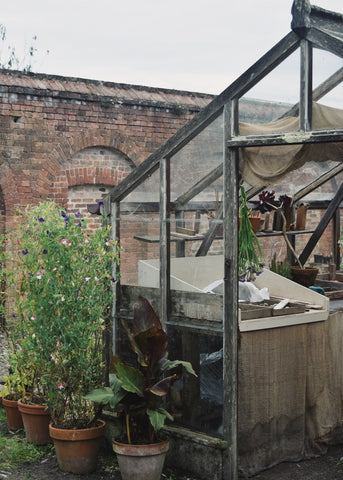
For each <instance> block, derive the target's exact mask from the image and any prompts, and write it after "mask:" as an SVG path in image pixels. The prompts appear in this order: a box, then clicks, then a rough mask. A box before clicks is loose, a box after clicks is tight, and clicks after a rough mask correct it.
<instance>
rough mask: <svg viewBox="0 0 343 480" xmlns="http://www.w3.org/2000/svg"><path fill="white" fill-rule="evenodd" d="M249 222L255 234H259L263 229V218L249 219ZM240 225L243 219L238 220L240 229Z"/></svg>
mask: <svg viewBox="0 0 343 480" xmlns="http://www.w3.org/2000/svg"><path fill="white" fill-rule="evenodd" d="M249 221H250V224H251V228H252V231H253V232H254V233H258V232H259V231H260V230H261V227H262V225H263V223H264V220H263V218H261V217H249ZM240 224H241V218H239V219H238V228H239V227H240Z"/></svg>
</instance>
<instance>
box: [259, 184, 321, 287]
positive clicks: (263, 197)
mask: <svg viewBox="0 0 343 480" xmlns="http://www.w3.org/2000/svg"><path fill="white" fill-rule="evenodd" d="M258 197H259V199H258V200H255V201H252V202H251V203H252V204H253V207H252V208H253V209H255V210H259V211H260V212H262V213H264V212H270V211H272V210H274V211H275V212H276V213H277V214H278V215H280V216H281V219H282V234H283V237H284V240H285V242H286V244H287V246H288V247H289V249H290V251H291V252H292V254H293V255H294V258H295V260H296V262H297V263H298V266H291V276H292V279H293V280H294V281H295V282H297V283H300V284H301V285H304V286H306V287H309V286H311V285H313V284H314V281H315V279H316V276H317V274H318V268H316V267H305V266H304V265H302V263H301V262H300V259H299V256H298V255H297V253H296V251H295V249H294V247H293V245H292V244H291V242H290V241H289V238H288V237H287V233H286V231H287V229H289V226H290V221H291V220H290V213H289V212H290V211H291V207H292V203H293V201H292V198H291V197H289V196H288V195H280V197H279V199H278V201H277V200H276V199H275V191H274V190H272V191H267V190H264V191H263V192H261V193H260V194H259V196H258Z"/></svg>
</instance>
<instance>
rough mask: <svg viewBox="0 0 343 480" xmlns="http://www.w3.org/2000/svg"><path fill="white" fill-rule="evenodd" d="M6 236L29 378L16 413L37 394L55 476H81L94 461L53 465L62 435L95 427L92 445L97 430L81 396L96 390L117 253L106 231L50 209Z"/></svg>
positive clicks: (29, 212)
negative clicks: (52, 449)
mask: <svg viewBox="0 0 343 480" xmlns="http://www.w3.org/2000/svg"><path fill="white" fill-rule="evenodd" d="M13 232H14V234H13ZM13 232H11V246H12V250H11V251H12V252H13V247H16V248H15V249H14V253H13V256H12V258H11V260H12V262H10V263H9V266H10V267H12V272H13V271H15V272H20V273H19V274H18V273H13V275H12V276H10V278H11V281H10V284H9V290H10V291H11V287H12V293H13V296H14V298H15V301H14V302H13V305H12V306H13V308H14V309H15V311H14V315H16V318H17V327H16V328H17V330H18V332H20V334H21V338H20V354H21V355H22V360H23V361H25V359H26V362H28V363H29V365H30V367H32V371H33V372H34V374H35V375H34V376H35V382H34V388H33V390H32V391H31V392H29V395H27V396H26V397H24V398H23V399H21V401H20V402H19V406H20V403H23V404H24V405H25V407H23V408H26V406H27V405H28V404H31V403H34V402H36V401H37V400H38V398H37V395H36V394H37V393H38V392H40V393H41V394H43V395H44V400H45V404H46V407H45V411H48V412H49V414H50V417H51V424H50V427H49V431H50V436H51V437H52V438H53V440H54V443H55V448H56V453H57V457H58V461H59V466H60V468H61V470H67V471H73V473H84V472H86V471H90V470H92V469H94V468H95V465H96V463H95V462H96V457H95V459H94V458H93V459H91V460H89V461H85V460H84V458H83V453H82V454H81V455H82V460H81V461H79V464H78V465H76V466H72V465H71V460H72V459H76V458H77V454H75V453H72V454H71V457H68V459H67V460H66V461H64V460H60V458H59V452H60V450H63V448H62V447H60V446H57V445H56V444H57V443H58V441H59V440H60V438H61V437H62V436H63V434H64V433H66V434H68V433H69V432H68V431H69V430H72V431H73V435H72V436H73V438H75V437H76V436H77V435H76V434H77V433H78V432H79V431H82V434H84V433H85V432H84V431H85V430H86V431H87V432H88V433H89V431H90V430H92V429H94V428H95V429H96V432H94V431H93V430H92V431H91V432H90V433H91V436H92V437H93V440H94V437H95V436H101V435H102V433H103V430H104V422H102V421H100V420H97V419H96V418H97V407H96V406H94V404H93V402H91V401H88V400H86V399H85V398H84V396H85V395H86V393H88V392H89V391H90V390H91V389H93V388H95V387H98V386H101V385H102V384H103V363H104V362H103V350H104V331H105V321H106V318H107V316H108V314H109V310H110V306H111V304H112V296H113V292H112V285H113V282H114V278H112V276H111V271H112V263H113V262H117V261H118V258H119V255H118V246H117V243H116V242H111V241H110V240H109V227H104V228H99V229H97V230H94V231H89V230H87V224H86V221H85V219H83V218H81V215H80V214H79V213H76V214H74V215H71V214H69V213H68V212H67V210H66V209H61V208H60V207H59V206H58V205H56V204H55V203H54V202H43V203H41V204H39V205H36V206H33V207H28V208H27V209H26V210H25V211H24V212H22V213H21V215H20V222H19V223H18V226H17V227H16V229H15V230H14V231H13ZM13 235H14V236H13ZM15 280H16V282H15ZM18 281H19V284H20V288H19V291H15V290H16V288H17V286H16V285H18ZM17 290H18V288H17ZM56 429H58V431H56ZM56 437H58V438H56ZM67 443H68V451H70V444H71V442H70V441H69V440H68V441H67ZM93 443H94V441H93ZM80 444H82V445H83V444H84V440H81V441H80ZM93 447H94V445H93V446H92V447H91V450H92V449H93ZM78 468H80V469H81V471H78V470H77V469H78Z"/></svg>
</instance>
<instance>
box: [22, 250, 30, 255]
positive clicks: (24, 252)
mask: <svg viewBox="0 0 343 480" xmlns="http://www.w3.org/2000/svg"><path fill="white" fill-rule="evenodd" d="M21 253H22V254H23V255H27V254H28V253H29V251H28V249H26V250H22V252H21Z"/></svg>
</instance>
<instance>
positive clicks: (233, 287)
mask: <svg viewBox="0 0 343 480" xmlns="http://www.w3.org/2000/svg"><path fill="white" fill-rule="evenodd" d="M223 116H224V142H225V143H224V178H223V182H224V199H223V204H224V216H223V218H224V299H223V323H224V324H223V332H224V337H223V351H224V354H223V371H224V379H223V380H224V381H223V404H224V411H223V426H224V428H223V430H224V440H226V441H227V442H228V448H227V450H226V453H225V454H224V455H225V457H224V460H223V471H224V475H223V478H224V479H225V480H237V478H238V468H237V384H238V380H237V376H238V368H237V365H238V358H237V357H238V352H237V338H238V169H239V167H238V149H235V148H230V146H229V148H228V147H227V141H228V140H229V139H230V138H231V136H232V135H233V134H235V133H236V132H237V120H236V119H237V118H238V115H237V102H235V101H234V102H232V103H228V104H227V106H225V108H224V113H223Z"/></svg>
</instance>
